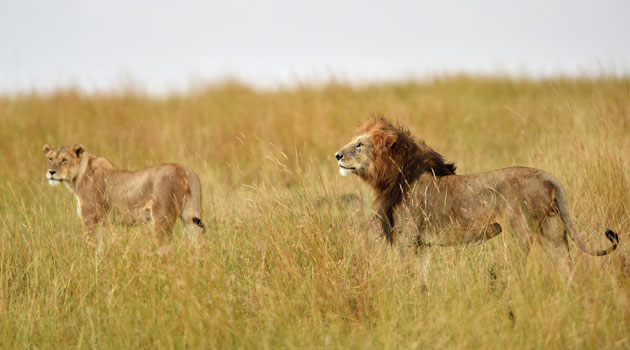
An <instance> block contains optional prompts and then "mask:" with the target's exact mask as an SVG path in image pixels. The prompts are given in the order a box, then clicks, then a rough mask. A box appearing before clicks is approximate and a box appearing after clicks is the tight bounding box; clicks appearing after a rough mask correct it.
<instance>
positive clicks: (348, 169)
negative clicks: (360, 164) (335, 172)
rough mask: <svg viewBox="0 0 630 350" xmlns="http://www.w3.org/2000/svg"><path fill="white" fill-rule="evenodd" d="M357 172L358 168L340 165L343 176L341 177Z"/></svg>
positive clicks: (340, 172)
mask: <svg viewBox="0 0 630 350" xmlns="http://www.w3.org/2000/svg"><path fill="white" fill-rule="evenodd" d="M355 170H356V168H351V167H346V166H343V165H341V163H339V174H341V176H346V175H348V174H350V173H351V172H353V171H355Z"/></svg>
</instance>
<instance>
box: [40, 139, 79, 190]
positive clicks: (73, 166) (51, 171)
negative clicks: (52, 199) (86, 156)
mask: <svg viewBox="0 0 630 350" xmlns="http://www.w3.org/2000/svg"><path fill="white" fill-rule="evenodd" d="M83 152H84V148H83V145H74V146H72V147H68V146H58V147H52V146H50V145H49V144H46V145H44V154H45V155H46V159H47V161H48V170H47V171H46V179H47V180H48V183H49V184H50V185H51V186H56V185H59V184H60V183H61V182H63V181H72V179H74V178H75V177H76V176H77V174H78V173H79V167H80V164H81V156H82V155H83Z"/></svg>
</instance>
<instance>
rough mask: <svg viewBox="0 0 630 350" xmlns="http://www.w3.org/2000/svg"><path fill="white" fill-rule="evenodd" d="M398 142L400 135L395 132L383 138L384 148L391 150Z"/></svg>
mask: <svg viewBox="0 0 630 350" xmlns="http://www.w3.org/2000/svg"><path fill="white" fill-rule="evenodd" d="M396 141H398V134H397V133H395V132H391V133H387V134H385V135H384V137H383V148H385V149H388V148H391V147H392V146H393V145H394V144H395V143H396Z"/></svg>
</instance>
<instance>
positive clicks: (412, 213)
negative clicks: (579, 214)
mask: <svg viewBox="0 0 630 350" xmlns="http://www.w3.org/2000/svg"><path fill="white" fill-rule="evenodd" d="M335 156H336V157H337V160H338V164H339V166H340V172H341V173H342V175H346V174H347V173H350V172H352V173H354V174H356V175H358V176H359V177H360V178H361V179H363V180H364V181H365V182H367V183H368V184H369V185H370V186H371V187H372V188H373V189H374V192H375V197H376V198H375V202H374V206H375V210H376V211H377V214H378V218H379V221H380V223H381V227H382V231H383V234H384V236H385V237H386V238H387V240H388V241H389V242H394V239H395V237H394V235H395V232H396V231H397V230H396V229H395V226H396V224H397V223H396V218H404V220H405V222H403V223H402V224H404V225H410V226H411V227H412V229H413V231H414V232H415V234H416V237H414V240H415V242H416V243H417V244H418V246H421V247H422V246H430V245H457V244H467V243H475V242H482V241H484V240H487V239H489V238H492V237H494V236H496V235H498V234H499V233H501V232H502V231H504V230H506V228H508V229H509V231H510V232H513V233H514V234H515V235H516V236H517V238H518V241H519V242H520V244H521V246H522V247H523V249H524V250H526V251H528V250H529V248H530V243H531V242H532V238H533V235H539V237H541V238H542V240H541V241H542V242H543V243H544V245H545V246H546V247H547V248H549V249H550V250H551V251H553V252H561V253H562V254H566V253H568V243H567V235H568V236H569V237H571V238H572V239H573V240H574V241H575V243H576V244H577V245H578V247H580V248H581V249H582V250H584V251H585V252H587V253H589V254H592V255H605V254H608V253H610V252H611V251H613V250H614V249H616V248H617V245H618V241H619V239H618V236H617V234H615V233H614V232H612V231H610V230H608V231H606V237H607V238H608V239H609V240H610V241H611V242H612V245H611V246H610V247H608V248H606V249H604V250H592V249H589V248H588V247H586V245H585V244H584V243H583V241H582V240H581V239H580V237H579V236H578V235H577V232H576V230H575V227H574V225H573V223H572V221H571V218H570V216H569V209H568V204H567V200H566V195H565V192H564V189H563V187H562V185H561V184H560V182H559V181H558V180H557V179H556V178H555V177H554V176H552V175H551V174H548V173H546V172H544V171H542V170H539V169H533V168H525V167H510V168H505V169H500V170H495V171H491V172H486V173H477V174H467V175H455V166H454V165H453V164H452V163H446V162H445V161H444V159H443V158H442V156H441V155H440V154H438V153H437V152H435V151H434V150H433V149H431V148H430V147H429V146H427V145H426V144H425V143H424V142H421V143H417V142H416V141H415V140H414V139H413V137H412V136H411V134H410V133H409V131H407V130H406V129H404V128H403V127H400V126H399V127H396V126H393V125H392V124H391V123H389V122H388V121H386V120H385V119H383V118H378V119H373V120H370V121H368V122H367V123H366V124H365V125H363V126H362V127H361V128H360V129H359V131H358V136H356V137H355V138H354V139H353V140H352V141H351V142H350V143H348V144H347V145H346V146H344V147H343V148H342V149H340V150H339V151H338V152H337V153H336V154H335Z"/></svg>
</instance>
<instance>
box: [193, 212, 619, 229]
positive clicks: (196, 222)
mask: <svg viewBox="0 0 630 350" xmlns="http://www.w3.org/2000/svg"><path fill="white" fill-rule="evenodd" d="M192 222H193V224H195V225H197V226H199V227H200V228H201V229H202V230H203V231H205V230H206V226H205V225H204V224H203V222H201V219H200V218H198V217H196V216H195V217H193V219H192ZM611 232H612V231H611Z"/></svg>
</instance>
